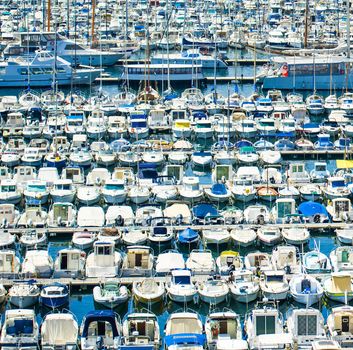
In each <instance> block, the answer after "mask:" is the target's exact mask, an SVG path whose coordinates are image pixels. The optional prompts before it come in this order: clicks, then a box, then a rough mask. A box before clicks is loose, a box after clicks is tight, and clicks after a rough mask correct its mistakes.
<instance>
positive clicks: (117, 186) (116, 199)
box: [102, 179, 127, 205]
mask: <svg viewBox="0 0 353 350" xmlns="http://www.w3.org/2000/svg"><path fill="white" fill-rule="evenodd" d="M126 195H127V190H126V188H125V184H124V180H118V179H114V180H107V181H106V182H105V184H104V186H103V187H102V196H103V198H104V200H105V202H106V203H107V204H113V205H116V204H121V203H123V202H124V201H125V199H126Z"/></svg>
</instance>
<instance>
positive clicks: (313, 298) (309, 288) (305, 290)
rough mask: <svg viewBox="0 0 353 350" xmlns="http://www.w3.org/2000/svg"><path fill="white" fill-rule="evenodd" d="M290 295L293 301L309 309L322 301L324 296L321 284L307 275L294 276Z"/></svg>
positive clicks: (290, 285)
mask: <svg viewBox="0 0 353 350" xmlns="http://www.w3.org/2000/svg"><path fill="white" fill-rule="evenodd" d="M289 288H290V293H291V296H292V297H293V299H294V300H295V301H296V302H297V303H300V304H304V305H307V306H308V307H309V306H311V305H313V304H316V303H318V302H319V301H320V299H321V297H322V296H323V294H324V289H323V287H322V285H321V283H320V282H319V281H318V280H317V279H316V278H314V277H312V276H310V275H307V274H299V275H294V276H292V278H291V279H290V281H289Z"/></svg>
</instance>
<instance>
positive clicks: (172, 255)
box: [155, 250, 185, 275]
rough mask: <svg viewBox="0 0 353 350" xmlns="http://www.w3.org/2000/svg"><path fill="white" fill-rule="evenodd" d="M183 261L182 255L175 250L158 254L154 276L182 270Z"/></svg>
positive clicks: (183, 266)
mask: <svg viewBox="0 0 353 350" xmlns="http://www.w3.org/2000/svg"><path fill="white" fill-rule="evenodd" d="M184 268H185V261H184V257H183V254H181V253H180V252H178V251H176V250H165V251H163V252H162V253H160V254H158V257H157V259H156V268H155V270H156V274H157V275H166V274H169V273H170V272H172V271H173V270H175V269H184Z"/></svg>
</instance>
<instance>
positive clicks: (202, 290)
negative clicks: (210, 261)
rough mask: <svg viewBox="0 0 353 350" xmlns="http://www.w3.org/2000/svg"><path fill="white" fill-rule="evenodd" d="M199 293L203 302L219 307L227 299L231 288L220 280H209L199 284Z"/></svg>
mask: <svg viewBox="0 0 353 350" xmlns="http://www.w3.org/2000/svg"><path fill="white" fill-rule="evenodd" d="M198 292H199V296H200V299H201V300H202V301H203V302H205V303H208V304H211V305H217V304H220V303H222V302H224V301H225V300H226V299H227V296H228V293H229V287H228V284H227V283H226V281H224V280H222V279H220V278H219V279H218V278H209V279H207V280H206V281H204V282H200V283H199V284H198Z"/></svg>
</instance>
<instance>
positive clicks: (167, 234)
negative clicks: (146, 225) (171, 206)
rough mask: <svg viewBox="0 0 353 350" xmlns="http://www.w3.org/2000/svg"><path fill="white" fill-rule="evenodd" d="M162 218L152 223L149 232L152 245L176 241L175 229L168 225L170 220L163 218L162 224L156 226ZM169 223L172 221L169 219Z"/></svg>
mask: <svg viewBox="0 0 353 350" xmlns="http://www.w3.org/2000/svg"><path fill="white" fill-rule="evenodd" d="M159 219H160V218H155V219H154V220H152V221H151V227H150V229H149V231H148V240H149V241H150V242H151V243H152V244H169V243H171V242H172V240H173V239H174V237H175V235H174V230H173V227H172V226H171V225H170V223H169V224H168V219H166V218H163V219H162V222H161V223H160V224H158V225H154V222H157V221H158V220H159ZM169 221H171V220H170V219H169Z"/></svg>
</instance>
